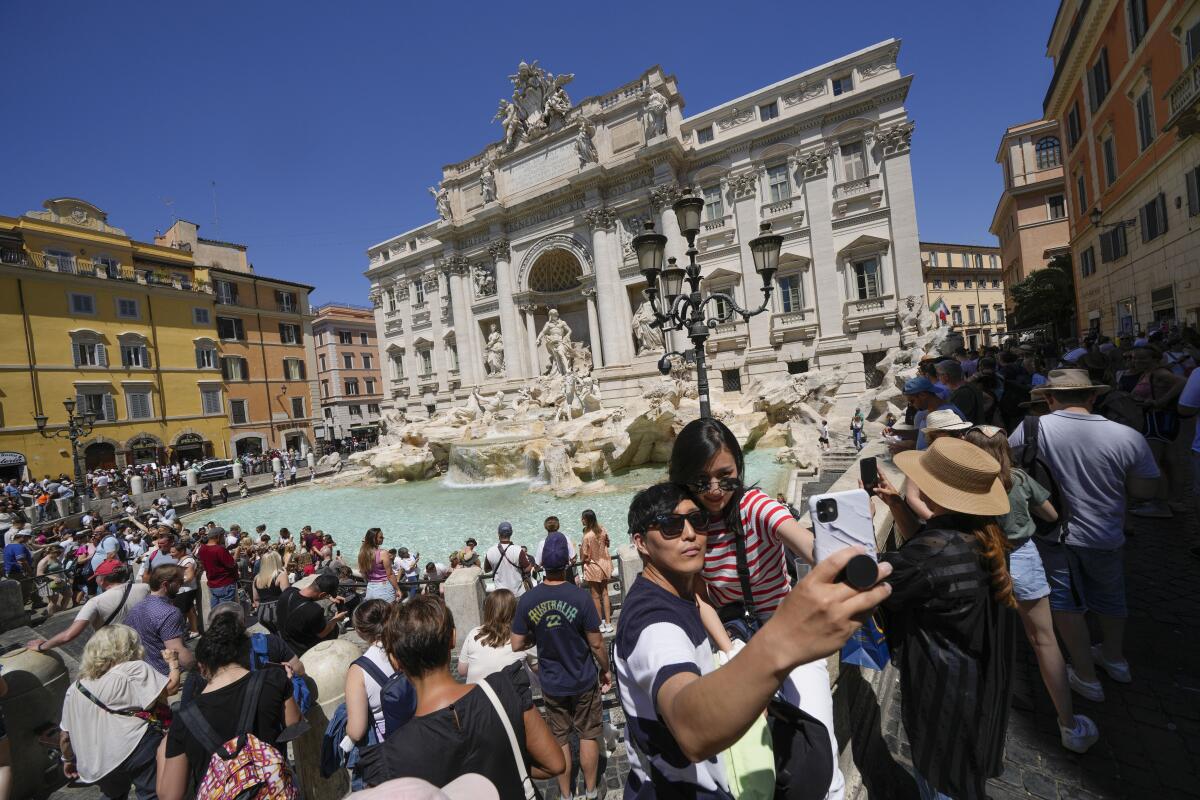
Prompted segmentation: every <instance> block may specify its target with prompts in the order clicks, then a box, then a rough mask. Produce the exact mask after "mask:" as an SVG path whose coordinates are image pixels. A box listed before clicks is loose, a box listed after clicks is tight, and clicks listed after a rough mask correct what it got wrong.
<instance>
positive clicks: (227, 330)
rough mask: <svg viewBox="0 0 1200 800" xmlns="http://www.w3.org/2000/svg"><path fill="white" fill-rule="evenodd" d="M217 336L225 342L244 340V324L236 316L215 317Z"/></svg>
mask: <svg viewBox="0 0 1200 800" xmlns="http://www.w3.org/2000/svg"><path fill="white" fill-rule="evenodd" d="M217 336H218V337H220V339H221V340H222V341H225V342H244V341H246V326H245V325H244V324H243V323H242V320H241V319H240V318H238V317H217Z"/></svg>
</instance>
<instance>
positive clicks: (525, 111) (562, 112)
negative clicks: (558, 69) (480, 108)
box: [495, 61, 575, 150]
mask: <svg viewBox="0 0 1200 800" xmlns="http://www.w3.org/2000/svg"><path fill="white" fill-rule="evenodd" d="M508 79H509V81H511V82H512V85H513V94H512V101H511V102H510V101H508V100H501V101H500V108H499V109H498V110H497V111H496V117H495V118H496V119H498V120H500V122H501V124H502V125H503V126H504V146H505V149H507V150H512V149H513V148H514V147H516V146H517V142H518V140H520V139H522V138H524V139H527V140H531V139H536V138H538V137H539V136H541V135H542V134H544V133H546V132H547V131H550V130H554V129H557V128H558V127H561V125H562V124H563V123H564V122H565V121H566V119H567V114H568V113H570V111H571V98H570V97H568V96H567V91H566V89H564V88H563V87H564V86H566V85H567V84H568V83H570V82H571V81H572V80H574V79H575V76H574V75H571V74H564V75H554V74H553V73H551V72H546V70H544V69H542V68H541V67H539V66H538V63H537V62H536V61H534V62H533V63H532V64H527V63H526V62H524V61H522V62H521V63H520V64H519V65H518V66H517V73H516V74H515V75H509V76H508Z"/></svg>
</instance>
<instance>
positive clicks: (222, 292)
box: [213, 281, 238, 306]
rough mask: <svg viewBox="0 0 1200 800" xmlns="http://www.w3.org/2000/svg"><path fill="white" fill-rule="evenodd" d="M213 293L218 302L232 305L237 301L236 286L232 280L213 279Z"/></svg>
mask: <svg viewBox="0 0 1200 800" xmlns="http://www.w3.org/2000/svg"><path fill="white" fill-rule="evenodd" d="M213 293H214V294H215V295H216V297H217V302H218V303H223V304H225V305H229V306H234V305H237V301H238V287H237V284H236V283H233V282H232V281H213Z"/></svg>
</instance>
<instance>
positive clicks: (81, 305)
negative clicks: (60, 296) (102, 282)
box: [70, 292, 96, 316]
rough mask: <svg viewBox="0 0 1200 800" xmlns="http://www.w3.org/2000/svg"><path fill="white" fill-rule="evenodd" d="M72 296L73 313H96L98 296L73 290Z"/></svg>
mask: <svg viewBox="0 0 1200 800" xmlns="http://www.w3.org/2000/svg"><path fill="white" fill-rule="evenodd" d="M70 298H71V313H72V314H87V315H89V316H91V315H94V314H95V313H96V298H95V297H93V296H92V295H90V294H80V293H79V292H71V294H70Z"/></svg>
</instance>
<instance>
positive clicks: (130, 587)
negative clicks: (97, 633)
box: [100, 578, 133, 628]
mask: <svg viewBox="0 0 1200 800" xmlns="http://www.w3.org/2000/svg"><path fill="white" fill-rule="evenodd" d="M132 591H133V579H132V578H130V579H129V580H127V581H125V594H123V595H121V602H119V603H117V607H116V608H114V609H113V612H112V613H111V614H109V615H108V617H107V618H106V619H105V620H104V625H101V626H100V627H102V628H103V627H105V626H106V625H111V624H112V621H113V620H114V619H116V618H117V614H120V613H121V609H122V608H124V607H125V601H126V600H128V599H129V593H130V592H132Z"/></svg>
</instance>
